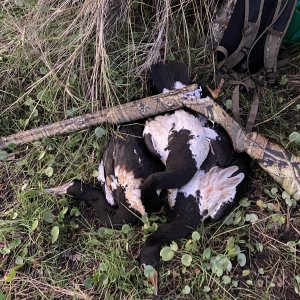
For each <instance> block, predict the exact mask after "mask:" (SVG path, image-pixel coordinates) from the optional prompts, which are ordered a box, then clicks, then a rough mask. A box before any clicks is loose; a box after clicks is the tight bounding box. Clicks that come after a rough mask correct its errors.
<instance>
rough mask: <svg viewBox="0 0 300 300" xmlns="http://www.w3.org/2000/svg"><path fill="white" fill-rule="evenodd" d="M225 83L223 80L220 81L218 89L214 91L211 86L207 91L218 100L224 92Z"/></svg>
mask: <svg viewBox="0 0 300 300" xmlns="http://www.w3.org/2000/svg"><path fill="white" fill-rule="evenodd" d="M224 82H225V81H224V79H223V78H222V79H221V81H220V83H219V85H218V87H217V88H216V89H215V90H213V89H212V88H210V87H209V86H206V87H207V89H208V90H209V92H210V93H211V95H212V97H213V99H217V98H218V97H219V94H220V93H221V91H222V88H223V85H224Z"/></svg>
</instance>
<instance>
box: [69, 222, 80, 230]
mask: <svg viewBox="0 0 300 300" xmlns="http://www.w3.org/2000/svg"><path fill="white" fill-rule="evenodd" d="M70 226H71V227H72V228H74V229H77V228H78V227H79V225H78V224H76V223H75V222H74V221H73V220H72V221H71V222H70Z"/></svg>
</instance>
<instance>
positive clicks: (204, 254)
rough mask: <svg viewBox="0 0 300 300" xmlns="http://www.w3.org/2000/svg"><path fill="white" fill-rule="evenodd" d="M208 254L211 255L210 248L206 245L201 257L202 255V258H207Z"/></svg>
mask: <svg viewBox="0 0 300 300" xmlns="http://www.w3.org/2000/svg"><path fill="white" fill-rule="evenodd" d="M210 256H211V248H210V247H208V248H206V249H205V250H204V251H203V253H202V257H203V259H209V258H210Z"/></svg>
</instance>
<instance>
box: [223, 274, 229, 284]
mask: <svg viewBox="0 0 300 300" xmlns="http://www.w3.org/2000/svg"><path fill="white" fill-rule="evenodd" d="M222 280H223V283H224V284H229V283H230V282H231V277H230V276H228V275H224V276H223V277H222Z"/></svg>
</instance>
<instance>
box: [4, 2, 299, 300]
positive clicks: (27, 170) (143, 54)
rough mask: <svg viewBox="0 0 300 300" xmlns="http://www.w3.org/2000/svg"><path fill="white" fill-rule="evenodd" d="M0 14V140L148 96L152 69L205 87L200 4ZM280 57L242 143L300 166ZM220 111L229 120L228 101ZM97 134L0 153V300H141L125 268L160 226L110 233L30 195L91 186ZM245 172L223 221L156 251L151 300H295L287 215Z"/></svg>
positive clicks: (147, 295)
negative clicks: (167, 63)
mask: <svg viewBox="0 0 300 300" xmlns="http://www.w3.org/2000/svg"><path fill="white" fill-rule="evenodd" d="M0 5H1V11H0V28H1V30H0V100H1V101H0V136H5V135H9V134H12V133H15V132H18V131H21V130H24V129H30V128H35V127H38V126H41V125H44V124H48V123H51V122H54V121H58V120H62V119H65V118H67V117H71V116H77V115H80V114H84V113H87V112H93V111H97V110H99V109H101V108H102V107H110V106H112V105H116V104H118V103H124V102H126V101H129V100H130V99H133V98H135V99H138V98H142V97H143V96H146V95H149V93H150V91H149V84H148V79H147V70H148V68H149V66H150V65H151V64H152V63H153V62H155V61H157V60H158V59H178V60H182V61H185V62H186V63H187V64H188V65H189V67H190V70H191V73H192V78H193V80H194V81H197V82H199V83H202V84H210V85H212V86H213V85H214V84H215V82H214V74H215V73H214V57H213V53H212V51H211V50H210V48H209V36H207V24H208V23H207V22H208V20H209V19H210V17H211V13H212V10H213V7H212V2H211V1H204V0H201V1H193V0H177V1H170V0H167V1H134V0H128V1H108V0H102V1H101V0H95V1H92V0H81V1H71V0H64V1H57V0H39V1H32V0H30V1H23V0H15V1H2V2H1V4H0ZM290 50H291V52H292V60H291V62H290V64H289V65H288V66H287V67H285V69H284V70H283V71H282V74H284V75H283V76H282V77H281V85H280V86H279V88H278V89H276V90H272V89H266V88H265V89H261V90H260V111H259V115H258V120H257V126H256V128H255V130H258V131H259V132H261V133H263V134H264V135H266V136H267V137H270V138H272V139H273V140H275V141H276V142H278V143H280V144H282V145H283V146H284V147H286V148H287V149H289V150H291V151H293V152H294V153H295V154H298V155H300V149H299V130H300V129H299V122H300V104H299V102H295V101H293V99H294V98H295V97H296V96H298V95H299V91H300V68H299V66H300V64H299V62H300V48H299V47H296V46H292V47H290ZM221 99H222V100H224V102H225V103H227V106H228V107H229V108H230V100H229V99H230V91H227V90H225V91H224V92H223V93H222V95H221ZM228 100H229V101H228ZM247 106H248V103H247V102H246V101H245V100H244V101H243V107H244V108H245V110H244V111H245V114H244V117H246V112H247ZM229 110H230V109H229ZM103 129H104V130H105V131H104V130H103ZM110 133H113V132H112V130H111V129H110V128H106V127H105V126H103V127H102V129H97V130H95V128H92V129H91V130H85V131H82V132H78V133H74V134H70V135H68V136H63V137H54V138H51V139H50V138H47V139H44V140H42V141H38V142H34V143H32V144H29V145H24V146H19V147H15V148H14V149H11V151H8V152H0V255H1V259H0V299H152V297H154V296H153V295H152V293H153V291H152V289H151V287H150V286H149V285H148V283H147V276H148V274H149V272H151V269H147V270H146V271H145V272H143V271H142V270H141V269H140V268H139V265H138V262H137V261H136V258H137V256H138V251H139V249H140V247H141V245H142V243H143V241H144V240H145V237H146V236H147V235H148V234H149V233H151V232H152V231H153V230H155V229H156V227H157V224H159V223H162V222H166V220H165V218H164V216H163V214H160V215H156V216H151V217H149V219H143V223H142V224H141V226H140V227H135V228H131V227H129V226H126V225H125V226H123V228H122V230H120V231H117V230H111V229H106V228H103V227H101V225H100V224H99V222H97V220H96V219H95V217H94V215H93V212H92V211H91V210H90V209H89V208H87V207H84V206H82V205H81V204H80V203H76V202H75V201H73V200H72V199H70V198H67V197H64V198H61V199H57V198H55V197H53V196H52V195H48V194H46V193H45V192H44V188H45V187H49V186H54V185H57V184H60V183H62V182H65V181H67V180H69V179H73V178H82V179H83V180H85V181H89V182H93V183H96V177H97V168H98V166H97V164H98V162H99V160H100V159H101V155H102V147H103V144H104V142H105V140H106V138H107V136H108V135H109V134H110ZM252 169H253V170H252V174H251V183H250V193H249V197H248V198H244V199H241V200H240V202H239V204H238V205H237V207H236V208H235V209H234V211H233V212H232V213H231V214H230V215H229V216H228V217H227V218H226V219H224V220H221V221H220V222H217V223H214V224H211V223H205V224H203V225H202V226H201V227H199V228H198V230H197V231H195V232H194V233H193V235H192V237H191V238H190V239H188V240H182V241H178V242H177V243H175V242H173V243H172V244H171V245H167V246H166V247H165V248H164V249H163V251H162V253H161V255H162V259H163V261H164V263H163V266H162V269H161V271H160V277H159V286H160V290H159V296H158V297H156V298H157V299H160V298H161V299H175V298H176V299H280V300H281V299H289V300H292V299H299V297H300V296H299V295H300V267H299V266H300V264H299V250H300V249H299V236H300V235H299V230H300V224H299V222H300V221H299V220H300V219H299V216H300V212H299V205H297V203H296V202H295V201H294V200H293V199H291V198H290V197H289V196H288V195H287V194H286V193H284V192H283V191H282V190H280V188H279V187H277V186H276V184H275V183H274V182H273V181H272V179H270V178H269V177H268V176H267V175H266V174H265V173H264V172H263V171H262V170H260V169H259V168H258V167H257V166H256V165H255V164H253V168H252Z"/></svg>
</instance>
